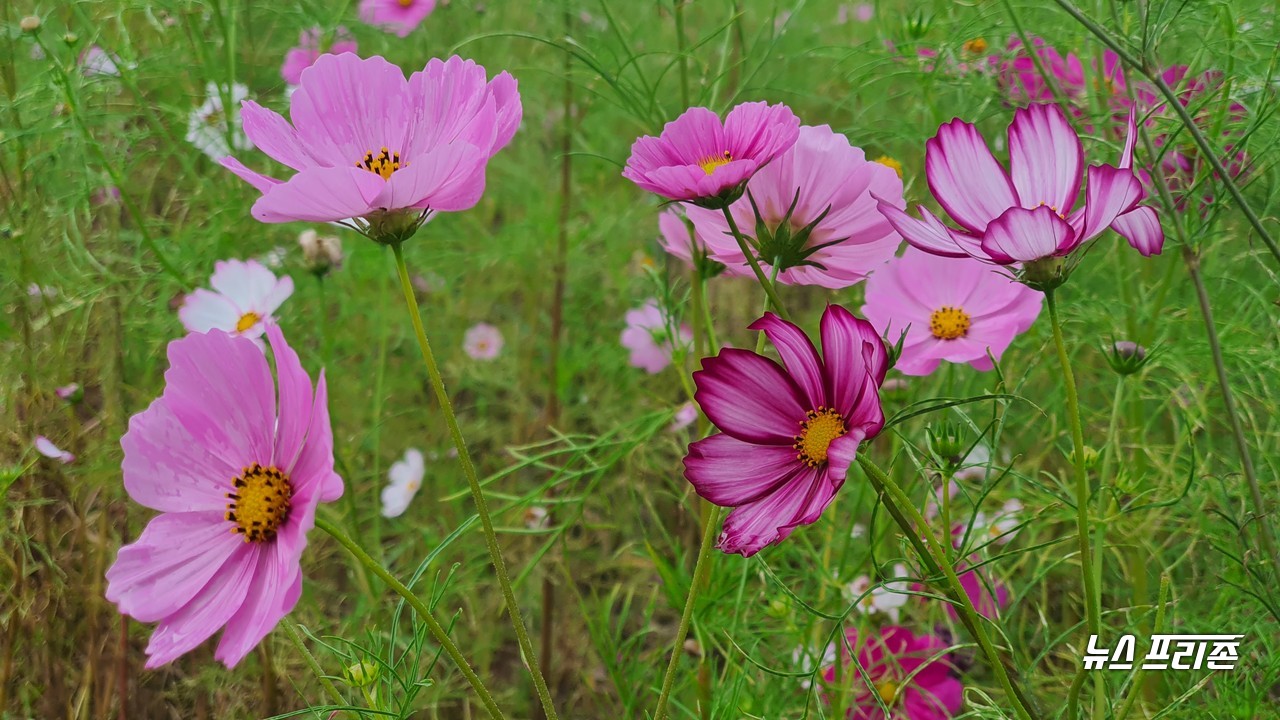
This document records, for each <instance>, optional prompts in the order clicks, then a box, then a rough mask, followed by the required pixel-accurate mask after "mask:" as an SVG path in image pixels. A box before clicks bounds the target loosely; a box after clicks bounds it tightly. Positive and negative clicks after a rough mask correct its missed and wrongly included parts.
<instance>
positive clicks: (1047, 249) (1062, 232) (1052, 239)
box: [982, 205, 1078, 264]
mask: <svg viewBox="0 0 1280 720" xmlns="http://www.w3.org/2000/svg"><path fill="white" fill-rule="evenodd" d="M1074 236H1075V233H1074V232H1073V231H1072V229H1071V226H1070V225H1068V224H1067V222H1066V221H1065V220H1063V219H1062V218H1060V217H1058V214H1057V213H1055V212H1054V211H1053V210H1050V209H1049V207H1048V206H1045V205H1042V206H1040V207H1038V208H1036V209H1034V210H1027V209H1026V208H1020V207H1013V208H1009V209H1008V210H1006V211H1005V213H1004V214H1003V215H1001V216H1000V217H999V218H996V219H995V220H993V221H992V222H991V224H990V225H988V226H987V232H986V234H985V235H983V236H982V249H983V250H985V251H986V252H987V254H989V255H990V256H991V257H992V258H994V259H995V260H996V261H997V262H1000V263H1006V264H1007V263H1012V262H1031V261H1032V260H1039V259H1041V258H1046V257H1051V256H1054V255H1065V254H1066V253H1067V252H1069V251H1070V250H1071V249H1073V248H1074V247H1076V245H1077V244H1078V243H1075V242H1073V238H1074Z"/></svg>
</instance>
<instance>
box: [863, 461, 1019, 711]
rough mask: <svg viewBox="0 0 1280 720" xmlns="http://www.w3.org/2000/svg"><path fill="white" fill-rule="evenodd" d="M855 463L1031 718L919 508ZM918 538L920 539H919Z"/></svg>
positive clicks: (880, 475) (870, 468) (870, 466)
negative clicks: (938, 577)
mask: <svg viewBox="0 0 1280 720" xmlns="http://www.w3.org/2000/svg"><path fill="white" fill-rule="evenodd" d="M858 464H859V465H861V466H862V469H863V471H865V472H866V473H867V477H869V478H870V479H871V483H872V485H874V486H875V488H876V491H877V492H879V493H880V496H881V499H882V500H883V502H884V506H885V509H886V510H888V511H889V515H891V516H892V517H893V519H894V520H895V521H896V522H897V523H898V527H900V528H902V532H903V534H904V535H905V536H906V537H907V541H908V542H910V543H911V544H912V545H913V546H914V547H915V549H916V552H917V553H919V555H920V557H921V559H922V560H923V561H924V563H925V566H926V569H928V570H929V571H930V572H931V573H937V574H941V575H944V576H945V577H946V580H947V587H946V588H944V591H945V592H946V593H947V595H948V596H949V597H950V599H951V602H952V604H953V605H955V607H957V608H958V609H959V615H960V620H961V622H963V623H964V625H965V627H967V628H968V629H969V632H971V633H973V635H974V637H975V638H976V639H977V641H978V646H979V647H980V648H981V649H982V653H983V655H985V656H986V657H987V661H988V662H989V663H990V664H991V667H992V669H993V670H994V671H995V673H996V680H997V681H998V682H999V683H1000V687H1001V688H1002V689H1003V690H1004V692H1005V695H1006V697H1008V698H1009V699H1010V701H1011V702H1012V703H1013V705H1014V711H1015V712H1016V713H1017V714H1018V717H1019V718H1022V720H1029V719H1030V718H1033V717H1035V715H1033V714H1032V708H1031V702H1030V701H1029V700H1028V699H1027V698H1026V697H1025V696H1023V694H1022V691H1021V690H1020V689H1019V688H1018V687H1017V685H1015V684H1014V683H1013V681H1012V680H1011V679H1010V677H1009V673H1008V671H1007V670H1006V669H1005V666H1004V662H1003V661H1002V660H1001V658H1000V656H999V655H998V654H996V649H995V646H994V645H993V644H992V643H991V639H990V638H989V637H987V631H986V628H984V627H983V625H982V623H983V619H982V617H981V616H980V615H979V614H978V612H977V610H975V609H974V607H973V601H972V600H970V599H969V594H968V593H966V592H965V590H964V586H963V585H961V584H960V578H959V577H957V576H956V572H955V569H954V568H952V567H951V563H949V562H947V561H946V560H945V559H944V558H945V555H944V553H943V552H942V549H941V548H940V547H939V546H938V541H937V540H936V539H935V538H934V537H933V534H932V533H930V532H929V530H928V524H927V523H926V522H925V519H924V517H922V516H921V515H920V511H919V510H917V509H916V506H915V504H914V503H912V502H911V498H909V497H907V495H906V493H904V492H903V491H902V488H900V487H898V484H897V483H896V482H894V480H893V479H892V478H890V477H889V476H888V475H887V474H886V473H885V472H884V471H883V470H881V469H880V468H879V467H878V466H877V465H876V464H875V463H874V462H872V461H871V459H870V458H868V457H867V456H866V455H862V454H860V455H858ZM921 537H923V538H924V539H923V541H922V540H921Z"/></svg>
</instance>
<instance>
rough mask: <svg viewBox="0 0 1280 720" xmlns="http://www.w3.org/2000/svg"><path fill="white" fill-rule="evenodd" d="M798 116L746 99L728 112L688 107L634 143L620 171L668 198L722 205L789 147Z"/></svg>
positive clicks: (796, 133) (797, 130) (796, 130)
mask: <svg viewBox="0 0 1280 720" xmlns="http://www.w3.org/2000/svg"><path fill="white" fill-rule="evenodd" d="M799 134H800V119H799V118H797V117H796V116H795V114H794V113H792V112H791V109H790V108H788V107H787V106H786V105H769V104H767V103H763V102H751V103H743V104H741V105H739V106H737V107H735V108H734V109H733V110H730V111H729V114H728V115H727V116H726V117H725V119H724V123H723V124H722V123H721V122H720V117H719V116H718V115H716V114H715V113H714V112H712V111H710V110H708V109H707V108H703V107H695V108H689V109H688V110H686V111H685V112H684V114H683V115H681V116H680V117H678V118H676V119H675V120H672V121H671V122H669V123H667V124H666V126H665V127H664V128H662V134H661V135H660V136H658V137H652V136H650V135H645V136H644V137H641V138H640V139H638V140H636V141H635V143H634V144H632V146H631V157H630V158H629V159H628V160H627V167H626V169H625V170H623V171H622V176H623V177H625V178H627V179H628V180H630V181H632V182H634V183H635V184H636V185H639V186H640V187H641V188H644V189H645V190H648V191H649V192H652V193H656V194H658V195H661V196H662V197H664V198H667V199H668V200H682V201H687V202H693V203H696V204H701V205H705V206H709V207H715V208H720V207H722V206H723V205H725V204H727V203H730V202H733V201H734V200H736V199H737V198H738V197H739V196H740V195H741V194H742V187H743V185H745V183H746V182H747V180H750V179H751V176H752V175H754V174H755V172H756V171H757V170H759V169H760V168H762V167H764V166H765V165H766V164H768V163H769V162H770V161H772V160H773V159H774V158H776V157H777V156H779V155H781V154H782V153H784V152H786V151H787V150H789V149H791V146H792V145H794V144H795V142H796V138H797V137H799Z"/></svg>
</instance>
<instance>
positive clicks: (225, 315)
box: [178, 260, 293, 342]
mask: <svg viewBox="0 0 1280 720" xmlns="http://www.w3.org/2000/svg"><path fill="white" fill-rule="evenodd" d="M213 267H214V270H213V276H212V277H210V278H209V284H210V285H211V286H212V287H213V290H206V289H204V288H199V289H198V290H196V291H195V292H193V293H191V294H190V295H188V296H187V297H186V298H185V299H183V301H182V307H180V308H178V319H179V320H181V321H182V326H183V327H185V328H186V329H187V332H192V333H203V332H209V331H210V330H222V331H223V332H228V333H231V334H233V335H239V336H242V337H247V338H251V339H257V338H260V337H262V333H263V332H264V331H265V328H266V326H267V324H269V323H270V322H271V320H272V319H274V313H275V311H276V310H278V309H279V308H280V305H281V304H283V303H284V301H285V300H287V299H289V296H290V295H292V294H293V278H291V277H289V276H288V275H285V276H284V277H281V278H277V277H276V276H275V274H274V273H272V272H271V271H270V270H268V269H267V268H266V266H264V265H263V264H262V263H260V262H258V261H257V260H219V261H218V262H216V263H214V266H213ZM259 342H260V341H259Z"/></svg>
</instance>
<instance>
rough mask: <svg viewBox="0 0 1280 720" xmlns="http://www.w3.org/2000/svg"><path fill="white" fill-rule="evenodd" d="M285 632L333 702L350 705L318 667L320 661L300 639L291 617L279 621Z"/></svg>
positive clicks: (296, 624) (295, 624)
mask: <svg viewBox="0 0 1280 720" xmlns="http://www.w3.org/2000/svg"><path fill="white" fill-rule="evenodd" d="M280 626H281V627H283V628H284V630H285V633H286V634H287V635H288V636H289V640H291V641H292V642H293V646H294V647H296V648H297V649H298V654H300V655H302V660H303V661H304V662H306V663H307V667H309V668H311V672H312V674H314V675H315V676H316V679H317V680H319V681H320V686H321V687H323V688H324V691H325V692H326V693H328V695H329V697H330V699H332V700H333V704H334V705H337V706H338V707H347V706H348V705H350V703H348V702H347V701H346V700H345V699H343V697H342V693H340V692H338V688H336V687H334V686H333V682H332V681H330V680H329V676H328V675H326V674H325V672H324V668H322V667H320V663H319V662H317V661H316V656H315V655H312V654H311V651H310V650H308V649H307V643H306V642H305V641H304V640H303V639H302V633H301V632H300V631H299V630H298V623H297V621H295V620H294V619H293V618H285V619H284V622H282V623H280Z"/></svg>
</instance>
